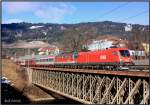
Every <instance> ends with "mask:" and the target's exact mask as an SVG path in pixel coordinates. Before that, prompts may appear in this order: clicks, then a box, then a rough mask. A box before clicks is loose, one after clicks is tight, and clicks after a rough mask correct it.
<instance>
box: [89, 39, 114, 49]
mask: <svg viewBox="0 0 150 105" xmlns="http://www.w3.org/2000/svg"><path fill="white" fill-rule="evenodd" d="M112 43H113V42H112V41H107V40H98V41H93V42H92V43H91V44H90V45H88V50H91V51H94V50H100V49H106V48H110V47H112V46H113V45H112Z"/></svg>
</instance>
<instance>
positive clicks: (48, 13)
mask: <svg viewBox="0 0 150 105" xmlns="http://www.w3.org/2000/svg"><path fill="white" fill-rule="evenodd" d="M2 7H3V10H4V12H7V13H8V14H10V15H12V16H13V15H19V14H23V13H24V15H26V14H29V13H30V14H32V17H35V18H36V17H38V19H41V20H47V19H48V20H50V21H54V22H59V21H61V20H62V19H63V18H64V17H65V16H68V15H72V14H73V13H74V12H75V11H76V8H75V7H74V6H73V5H71V4H70V3H61V2H4V3H3V4H2ZM24 15H23V16H24Z"/></svg>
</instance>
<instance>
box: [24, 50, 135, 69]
mask: <svg viewBox="0 0 150 105" xmlns="http://www.w3.org/2000/svg"><path fill="white" fill-rule="evenodd" d="M49 58H50V57H48V56H47V57H46V56H45V57H44V58H43V57H38V58H33V59H30V60H29V62H28V65H30V66H37V65H39V64H40V66H41V64H42V65H43V66H44V65H55V66H60V65H61V66H62V65H64V66H66V65H67V66H72V65H74V66H81V67H83V66H85V65H92V66H100V67H103V66H105V67H113V68H116V67H118V65H119V67H120V66H126V65H132V64H133V60H132V58H131V56H130V53H129V50H128V49H127V48H109V49H104V50H97V51H88V52H79V53H78V54H60V55H57V56H55V57H51V60H49ZM42 59H44V60H42ZM25 62H26V61H25ZM39 62H40V63H39ZM26 64H27V63H25V65H26Z"/></svg>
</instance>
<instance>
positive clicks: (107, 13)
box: [100, 2, 130, 18]
mask: <svg viewBox="0 0 150 105" xmlns="http://www.w3.org/2000/svg"><path fill="white" fill-rule="evenodd" d="M129 3H130V2H127V3H124V4H122V5H119V6H117V7H115V8H113V9H111V10H110V11H107V12H106V13H104V14H102V16H101V17H104V16H106V15H109V14H111V13H112V12H114V11H116V10H118V9H120V8H122V7H124V6H126V5H128V4H129ZM101 17H100V18H101Z"/></svg>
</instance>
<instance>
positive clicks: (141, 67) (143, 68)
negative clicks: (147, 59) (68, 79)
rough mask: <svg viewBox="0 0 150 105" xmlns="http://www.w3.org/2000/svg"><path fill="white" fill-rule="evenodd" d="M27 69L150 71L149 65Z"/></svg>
mask: <svg viewBox="0 0 150 105" xmlns="http://www.w3.org/2000/svg"><path fill="white" fill-rule="evenodd" d="M25 67H40V68H64V69H65V68H66V69H89V70H112V71H124V70H127V71H148V70H149V65H128V66H126V67H122V66H119V65H117V67H116V68H114V67H113V65H105V66H99V65H98V66H97V65H85V66H83V65H82V66H81V65H40V66H25Z"/></svg>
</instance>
